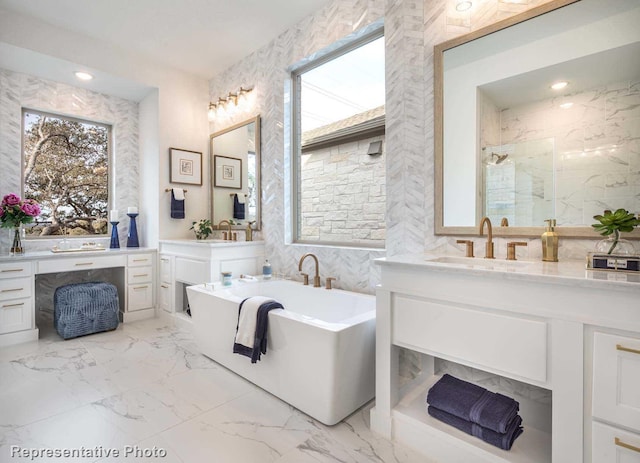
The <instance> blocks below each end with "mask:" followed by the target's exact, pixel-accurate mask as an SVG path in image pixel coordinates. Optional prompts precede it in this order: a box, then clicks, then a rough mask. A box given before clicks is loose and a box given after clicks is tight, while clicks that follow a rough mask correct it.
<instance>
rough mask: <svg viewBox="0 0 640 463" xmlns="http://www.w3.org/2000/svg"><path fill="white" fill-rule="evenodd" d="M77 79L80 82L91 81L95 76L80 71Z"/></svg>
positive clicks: (77, 73)
mask: <svg viewBox="0 0 640 463" xmlns="http://www.w3.org/2000/svg"><path fill="white" fill-rule="evenodd" d="M76 77H77V78H78V79H80V80H91V79H93V76H92V75H91V74H89V73H88V72H82V71H78V72H76Z"/></svg>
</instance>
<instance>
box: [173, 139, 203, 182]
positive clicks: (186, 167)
mask: <svg viewBox="0 0 640 463" xmlns="http://www.w3.org/2000/svg"><path fill="white" fill-rule="evenodd" d="M169 172H170V178H169V182H170V183H186V184H188V185H202V153H201V152H199V151H190V150H183V149H180V148H169Z"/></svg>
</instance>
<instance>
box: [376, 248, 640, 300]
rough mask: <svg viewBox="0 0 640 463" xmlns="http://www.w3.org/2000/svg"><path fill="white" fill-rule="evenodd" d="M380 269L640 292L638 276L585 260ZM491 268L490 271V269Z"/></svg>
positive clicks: (414, 261) (410, 261)
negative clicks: (596, 266) (588, 264)
mask: <svg viewBox="0 0 640 463" xmlns="http://www.w3.org/2000/svg"><path fill="white" fill-rule="evenodd" d="M443 257H444V258H445V259H447V258H452V259H451V260H452V261H454V262H437V261H434V259H439V258H440V259H442V258H443ZM375 262H376V263H377V264H379V265H381V266H391V267H393V266H397V265H402V266H410V267H414V268H417V269H424V270H428V271H436V272H450V273H451V272H453V273H458V274H467V275H476V276H478V277H492V276H493V277H496V278H502V279H510V280H511V279H513V280H526V281H528V282H540V283H551V284H563V285H575V286H581V287H591V288H602V289H614V288H620V289H623V288H626V289H632V290H636V289H637V290H638V291H640V284H639V283H640V272H614V271H605V270H591V269H589V270H588V269H587V268H586V258H585V260H565V261H560V262H542V261H527V260H517V261H515V262H513V261H507V260H504V259H491V260H490V259H484V258H482V257H475V258H464V257H462V256H461V255H458V256H444V255H440V254H438V255H436V254H428V253H427V254H418V255H413V254H412V255H403V256H397V257H385V258H380V259H376V260H375ZM491 267H493V268H491Z"/></svg>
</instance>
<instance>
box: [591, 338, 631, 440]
mask: <svg viewBox="0 0 640 463" xmlns="http://www.w3.org/2000/svg"><path fill="white" fill-rule="evenodd" d="M593 416H595V417H597V418H601V419H603V420H607V421H610V422H613V423H616V424H620V425H623V426H627V427H629V428H631V429H633V430H635V431H639V432H640V338H630V337H626V336H617V335H612V334H606V333H598V332H596V333H594V335H593Z"/></svg>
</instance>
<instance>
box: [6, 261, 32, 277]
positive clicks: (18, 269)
mask: <svg viewBox="0 0 640 463" xmlns="http://www.w3.org/2000/svg"><path fill="white" fill-rule="evenodd" d="M30 275H31V262H20V263H15V264H0V278H15V277H26V276H30Z"/></svg>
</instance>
